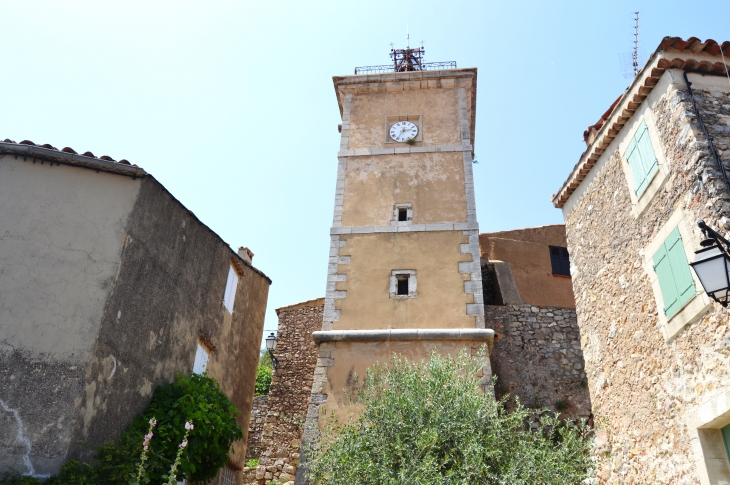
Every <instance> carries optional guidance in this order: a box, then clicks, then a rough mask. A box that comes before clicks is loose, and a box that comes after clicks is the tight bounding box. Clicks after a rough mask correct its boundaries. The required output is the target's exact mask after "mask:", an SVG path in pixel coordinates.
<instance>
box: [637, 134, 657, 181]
mask: <svg viewBox="0 0 730 485" xmlns="http://www.w3.org/2000/svg"><path fill="white" fill-rule="evenodd" d="M634 139H636V149H637V150H638V151H639V154H640V156H641V165H642V167H643V168H644V174H645V182H646V185H649V182H651V179H652V177H653V176H654V174H655V173H657V171H658V170H659V161H658V160H657V158H656V153H655V152H654V147H653V146H652V144H651V138H650V137H649V129H648V128H647V127H646V122H644V121H642V122H641V125H640V126H639V129H638V130H637V132H636V135H634ZM646 185H645V186H644V189H646ZM642 192H643V190H642Z"/></svg>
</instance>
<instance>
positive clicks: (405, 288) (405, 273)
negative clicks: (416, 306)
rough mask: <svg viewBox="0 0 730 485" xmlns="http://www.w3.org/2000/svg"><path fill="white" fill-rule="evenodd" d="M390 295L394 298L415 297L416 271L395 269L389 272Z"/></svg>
mask: <svg viewBox="0 0 730 485" xmlns="http://www.w3.org/2000/svg"><path fill="white" fill-rule="evenodd" d="M390 297H391V298H394V299H396V300H400V299H404V298H415V297H416V272H415V271H414V270H412V269H397V270H393V271H391V272H390Z"/></svg>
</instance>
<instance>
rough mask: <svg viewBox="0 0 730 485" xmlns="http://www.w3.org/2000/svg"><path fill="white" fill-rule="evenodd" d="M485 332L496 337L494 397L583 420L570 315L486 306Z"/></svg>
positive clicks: (586, 405) (576, 338) (587, 405)
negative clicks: (508, 396) (492, 331)
mask: <svg viewBox="0 0 730 485" xmlns="http://www.w3.org/2000/svg"><path fill="white" fill-rule="evenodd" d="M485 315H486V317H485V320H486V326H487V328H492V329H493V330H494V331H495V334H496V335H497V336H498V337H499V338H498V339H497V340H496V342H495V344H494V349H493V351H492V356H491V361H492V371H493V372H494V374H495V375H496V376H497V383H496V386H495V394H496V396H497V398H501V397H502V396H504V395H505V394H509V395H510V399H509V401H508V405H513V404H514V400H515V397H519V400H520V402H521V403H522V404H523V405H524V406H527V407H534V408H544V407H548V408H550V409H552V410H553V411H557V412H560V413H561V414H563V415H565V416H568V417H571V418H588V417H589V415H590V413H591V401H590V396H589V394H588V386H587V381H586V375H585V372H584V369H583V366H584V362H583V352H582V351H581V347H580V331H579V330H578V322H577V319H576V314H575V310H574V309H572V308H560V307H537V306H530V305H524V306H517V305H510V306H495V305H487V306H485Z"/></svg>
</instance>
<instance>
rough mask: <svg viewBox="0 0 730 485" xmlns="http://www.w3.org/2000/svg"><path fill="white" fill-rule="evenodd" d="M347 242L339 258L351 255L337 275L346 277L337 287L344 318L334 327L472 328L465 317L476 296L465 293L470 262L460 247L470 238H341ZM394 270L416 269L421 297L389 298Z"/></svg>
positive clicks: (471, 321) (431, 234)
mask: <svg viewBox="0 0 730 485" xmlns="http://www.w3.org/2000/svg"><path fill="white" fill-rule="evenodd" d="M341 239H344V240H345V241H347V244H346V245H345V246H344V247H342V248H341V249H340V257H342V256H351V258H350V262H349V264H341V265H340V269H339V272H340V273H342V274H345V275H347V277H346V279H345V280H344V281H340V282H338V283H337V290H338V291H346V292H347V293H346V297H345V298H341V299H338V300H336V308H337V309H339V310H341V317H340V320H339V321H338V322H336V323H335V324H334V329H335V330H339V329H375V328H454V327H466V328H469V327H471V328H474V317H473V316H471V315H467V314H466V311H465V308H466V304H467V303H473V301H472V300H473V297H472V295H467V294H465V293H464V281H465V277H466V276H467V275H465V274H463V273H459V262H468V261H471V255H470V254H462V253H461V251H460V245H461V244H467V243H468V242H469V236H465V235H464V234H462V232H461V231H442V232H410V233H398V234H395V233H379V234H362V235H355V234H351V235H347V236H341ZM392 270H415V271H416V278H417V285H418V286H417V288H418V295H417V296H416V297H415V298H408V299H393V298H390V293H389V288H390V287H389V285H390V276H391V271H392Z"/></svg>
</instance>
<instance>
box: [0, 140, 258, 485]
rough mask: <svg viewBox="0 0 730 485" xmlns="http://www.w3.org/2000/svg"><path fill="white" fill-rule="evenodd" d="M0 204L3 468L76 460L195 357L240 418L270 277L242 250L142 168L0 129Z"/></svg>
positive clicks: (230, 475)
mask: <svg viewBox="0 0 730 485" xmlns="http://www.w3.org/2000/svg"><path fill="white" fill-rule="evenodd" d="M0 207H2V210H1V211H0V241H2V243H1V244H0V261H2V265H1V267H0V470H3V471H4V470H5V469H7V468H13V469H15V470H17V471H19V472H21V473H25V474H29V475H36V476H42V475H47V474H52V473H55V472H57V471H58V468H59V467H60V465H61V464H62V463H63V462H64V461H66V460H68V459H72V458H80V459H82V460H88V459H89V458H91V455H92V454H93V450H92V448H91V447H93V446H95V445H98V444H101V443H102V442H104V441H107V440H112V439H115V438H116V437H118V436H119V435H120V433H121V432H122V431H123V429H124V428H125V427H126V426H127V425H128V424H129V423H130V422H131V421H132V419H133V418H134V417H135V416H136V415H137V414H139V413H140V412H141V411H142V410H144V408H145V407H146V406H147V404H148V402H149V400H150V397H151V395H152V392H153V391H154V389H155V388H156V387H157V386H159V385H161V384H166V383H169V382H171V381H172V380H173V379H174V378H175V375H176V374H177V373H178V372H183V373H190V372H193V371H194V372H202V371H204V370H205V369H206V367H207V370H208V372H209V374H210V375H211V376H212V377H214V378H216V379H217V380H218V381H219V382H220V384H221V388H222V390H223V391H224V392H225V393H226V394H227V395H228V396H229V397H230V399H231V400H232V402H233V403H234V404H235V405H236V406H237V407H238V409H239V410H240V414H239V416H238V418H237V422H238V423H239V424H240V425H241V426H242V427H243V428H244V429H246V427H247V425H248V421H249V413H250V411H251V401H252V398H253V392H254V383H255V378H256V366H257V362H258V352H259V342H260V341H261V336H262V332H263V322H264V313H265V310H266V301H267V297H268V290H269V285H270V284H271V280H270V279H269V278H267V277H266V275H264V274H263V273H262V272H261V271H259V270H258V269H256V268H254V267H253V266H252V264H251V256H252V253H251V252H250V251H248V250H247V249H245V248H241V250H239V252H238V253H236V252H234V251H232V250H231V248H230V247H229V246H228V244H226V243H225V242H224V241H222V240H221V238H220V237H219V236H218V235H217V234H215V233H214V232H213V231H212V230H210V228H208V227H207V226H205V225H204V224H203V223H202V222H201V221H200V220H198V219H197V218H196V217H195V215H194V214H193V213H192V212H190V211H189V210H187V209H186V208H185V207H184V206H183V205H182V204H181V203H180V202H179V201H178V200H176V199H175V198H174V197H173V196H172V195H171V194H170V193H169V192H168V191H167V190H166V189H165V188H164V187H163V186H162V185H161V184H160V183H159V182H158V181H157V180H155V179H154V178H153V177H152V176H151V175H149V174H148V173H147V172H145V171H144V170H143V169H142V168H140V167H137V166H136V165H130V164H129V162H127V161H126V160H120V161H118V162H117V161H114V160H113V159H111V158H110V157H108V156H103V157H101V158H96V157H95V156H94V155H93V154H92V153H90V152H87V153H84V154H83V155H79V154H77V153H76V152H75V151H73V150H72V149H70V148H64V149H63V150H61V151H59V150H57V149H56V148H53V147H52V146H50V145H44V146H36V145H34V144H33V143H32V142H29V141H24V142H21V143H20V144H16V143H14V142H12V141H10V140H5V141H4V142H0ZM245 443H246V442H245V439H244V441H242V442H238V443H236V444H234V449H233V452H232V454H231V456H230V458H231V467H230V468H226V469H225V470H224V472H223V474H224V475H225V478H226V480H227V481H226V480H224V481H223V482H224V483H230V480H231V479H234V478H235V477H234V475H239V477H238V483H240V473H234V472H235V468H237V465H236V463H239V464H242V462H243V461H244V459H245ZM89 445H90V446H89ZM221 480H223V478H221Z"/></svg>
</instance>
